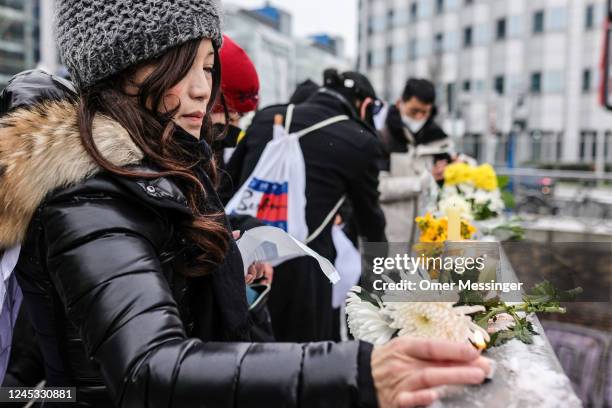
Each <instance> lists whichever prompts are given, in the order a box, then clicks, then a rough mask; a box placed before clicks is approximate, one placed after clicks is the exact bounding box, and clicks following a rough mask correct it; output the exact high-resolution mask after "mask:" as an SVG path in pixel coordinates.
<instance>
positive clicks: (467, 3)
mask: <svg viewBox="0 0 612 408" xmlns="http://www.w3.org/2000/svg"><path fill="white" fill-rule="evenodd" d="M472 4H474V0H465V5H466V6H470V5H472Z"/></svg>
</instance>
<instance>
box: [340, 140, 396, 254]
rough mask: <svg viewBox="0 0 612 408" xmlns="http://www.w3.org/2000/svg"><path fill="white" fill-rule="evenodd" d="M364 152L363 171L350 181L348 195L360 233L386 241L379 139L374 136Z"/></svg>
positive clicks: (374, 239)
mask: <svg viewBox="0 0 612 408" xmlns="http://www.w3.org/2000/svg"><path fill="white" fill-rule="evenodd" d="M363 153H364V155H365V156H364V157H363V161H362V162H361V163H363V165H362V166H360V169H361V171H359V172H357V175H356V177H354V178H353V179H351V180H350V181H349V186H348V187H349V190H348V197H349V199H350V200H351V203H352V204H353V212H354V218H355V220H356V222H357V228H358V230H359V235H361V236H362V237H364V238H366V239H367V240H368V241H370V242H386V241H387V237H386V235H385V225H386V222H385V215H384V213H383V211H382V208H381V207H380V202H379V196H380V193H379V192H378V173H379V170H378V161H379V159H380V157H381V154H382V151H381V146H380V143H379V141H378V140H377V139H376V138H375V137H372V138H371V139H370V141H369V142H368V144H367V145H366V146H365V147H364V151H363Z"/></svg>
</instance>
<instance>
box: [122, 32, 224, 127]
mask: <svg viewBox="0 0 612 408" xmlns="http://www.w3.org/2000/svg"><path fill="white" fill-rule="evenodd" d="M214 65H215V53H214V49H213V45H212V42H211V40H210V39H204V40H202V41H201V42H200V45H199V47H198V53H197V55H196V57H195V60H194V61H193V65H192V66H191V68H190V69H189V72H187V75H185V77H184V78H183V79H181V80H180V82H179V83H177V84H176V85H174V86H173V87H172V88H170V89H169V90H168V91H167V92H166V95H165V96H164V107H163V109H162V110H164V111H172V110H173V109H176V107H177V106H178V107H179V110H178V111H177V113H176V114H175V116H174V117H173V118H172V120H173V121H174V123H176V124H177V125H178V126H180V127H181V128H183V129H184V130H185V131H187V132H189V133H190V134H192V135H193V136H195V137H196V138H198V139H199V138H200V130H201V129H202V124H203V121H204V115H205V114H206V106H207V105H208V101H209V99H210V94H211V89H212V71H213V67H214ZM154 69H155V67H154V66H144V67H142V68H140V69H138V70H137V71H136V73H135V74H134V77H133V82H134V83H136V84H141V83H142V82H143V81H144V80H145V79H146V78H147V77H148V76H149V75H150V74H151V73H152V72H153V70H154ZM128 92H129V91H128Z"/></svg>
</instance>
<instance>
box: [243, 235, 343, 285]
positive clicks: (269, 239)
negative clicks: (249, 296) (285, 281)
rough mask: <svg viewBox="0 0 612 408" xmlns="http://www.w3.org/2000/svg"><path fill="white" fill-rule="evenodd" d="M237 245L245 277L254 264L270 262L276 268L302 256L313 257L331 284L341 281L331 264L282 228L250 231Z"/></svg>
mask: <svg viewBox="0 0 612 408" xmlns="http://www.w3.org/2000/svg"><path fill="white" fill-rule="evenodd" d="M237 244H238V249H239V250H240V255H242V262H243V263H244V274H245V275H246V273H247V270H248V268H249V266H250V265H252V264H253V262H268V263H270V264H271V265H272V266H276V265H278V264H281V263H283V262H285V261H288V260H290V259H294V258H298V257H300V256H311V257H313V258H315V259H316V260H317V262H318V263H319V266H320V267H321V271H322V272H323V273H324V274H325V276H327V278H328V279H329V280H330V282H331V283H336V282H338V281H339V280H340V275H339V274H338V271H336V268H334V266H333V265H332V263H331V262H329V261H328V260H327V259H326V258H324V257H322V256H321V255H319V254H317V253H316V252H315V251H313V250H312V249H310V248H308V247H307V246H306V245H304V244H303V243H301V242H300V241H298V240H296V239H295V238H293V237H292V236H291V235H289V234H287V233H286V232H285V231H283V230H282V229H280V228H276V227H270V226H264V227H257V228H253V229H250V230H248V231H247V232H245V233H244V234H243V235H242V237H241V238H240V239H239V240H238V241H237Z"/></svg>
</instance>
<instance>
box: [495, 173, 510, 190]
mask: <svg viewBox="0 0 612 408" xmlns="http://www.w3.org/2000/svg"><path fill="white" fill-rule="evenodd" d="M508 184H510V176H497V185H498V186H499V189H500V190H501V189H503V188H504V187H506V186H508Z"/></svg>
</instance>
